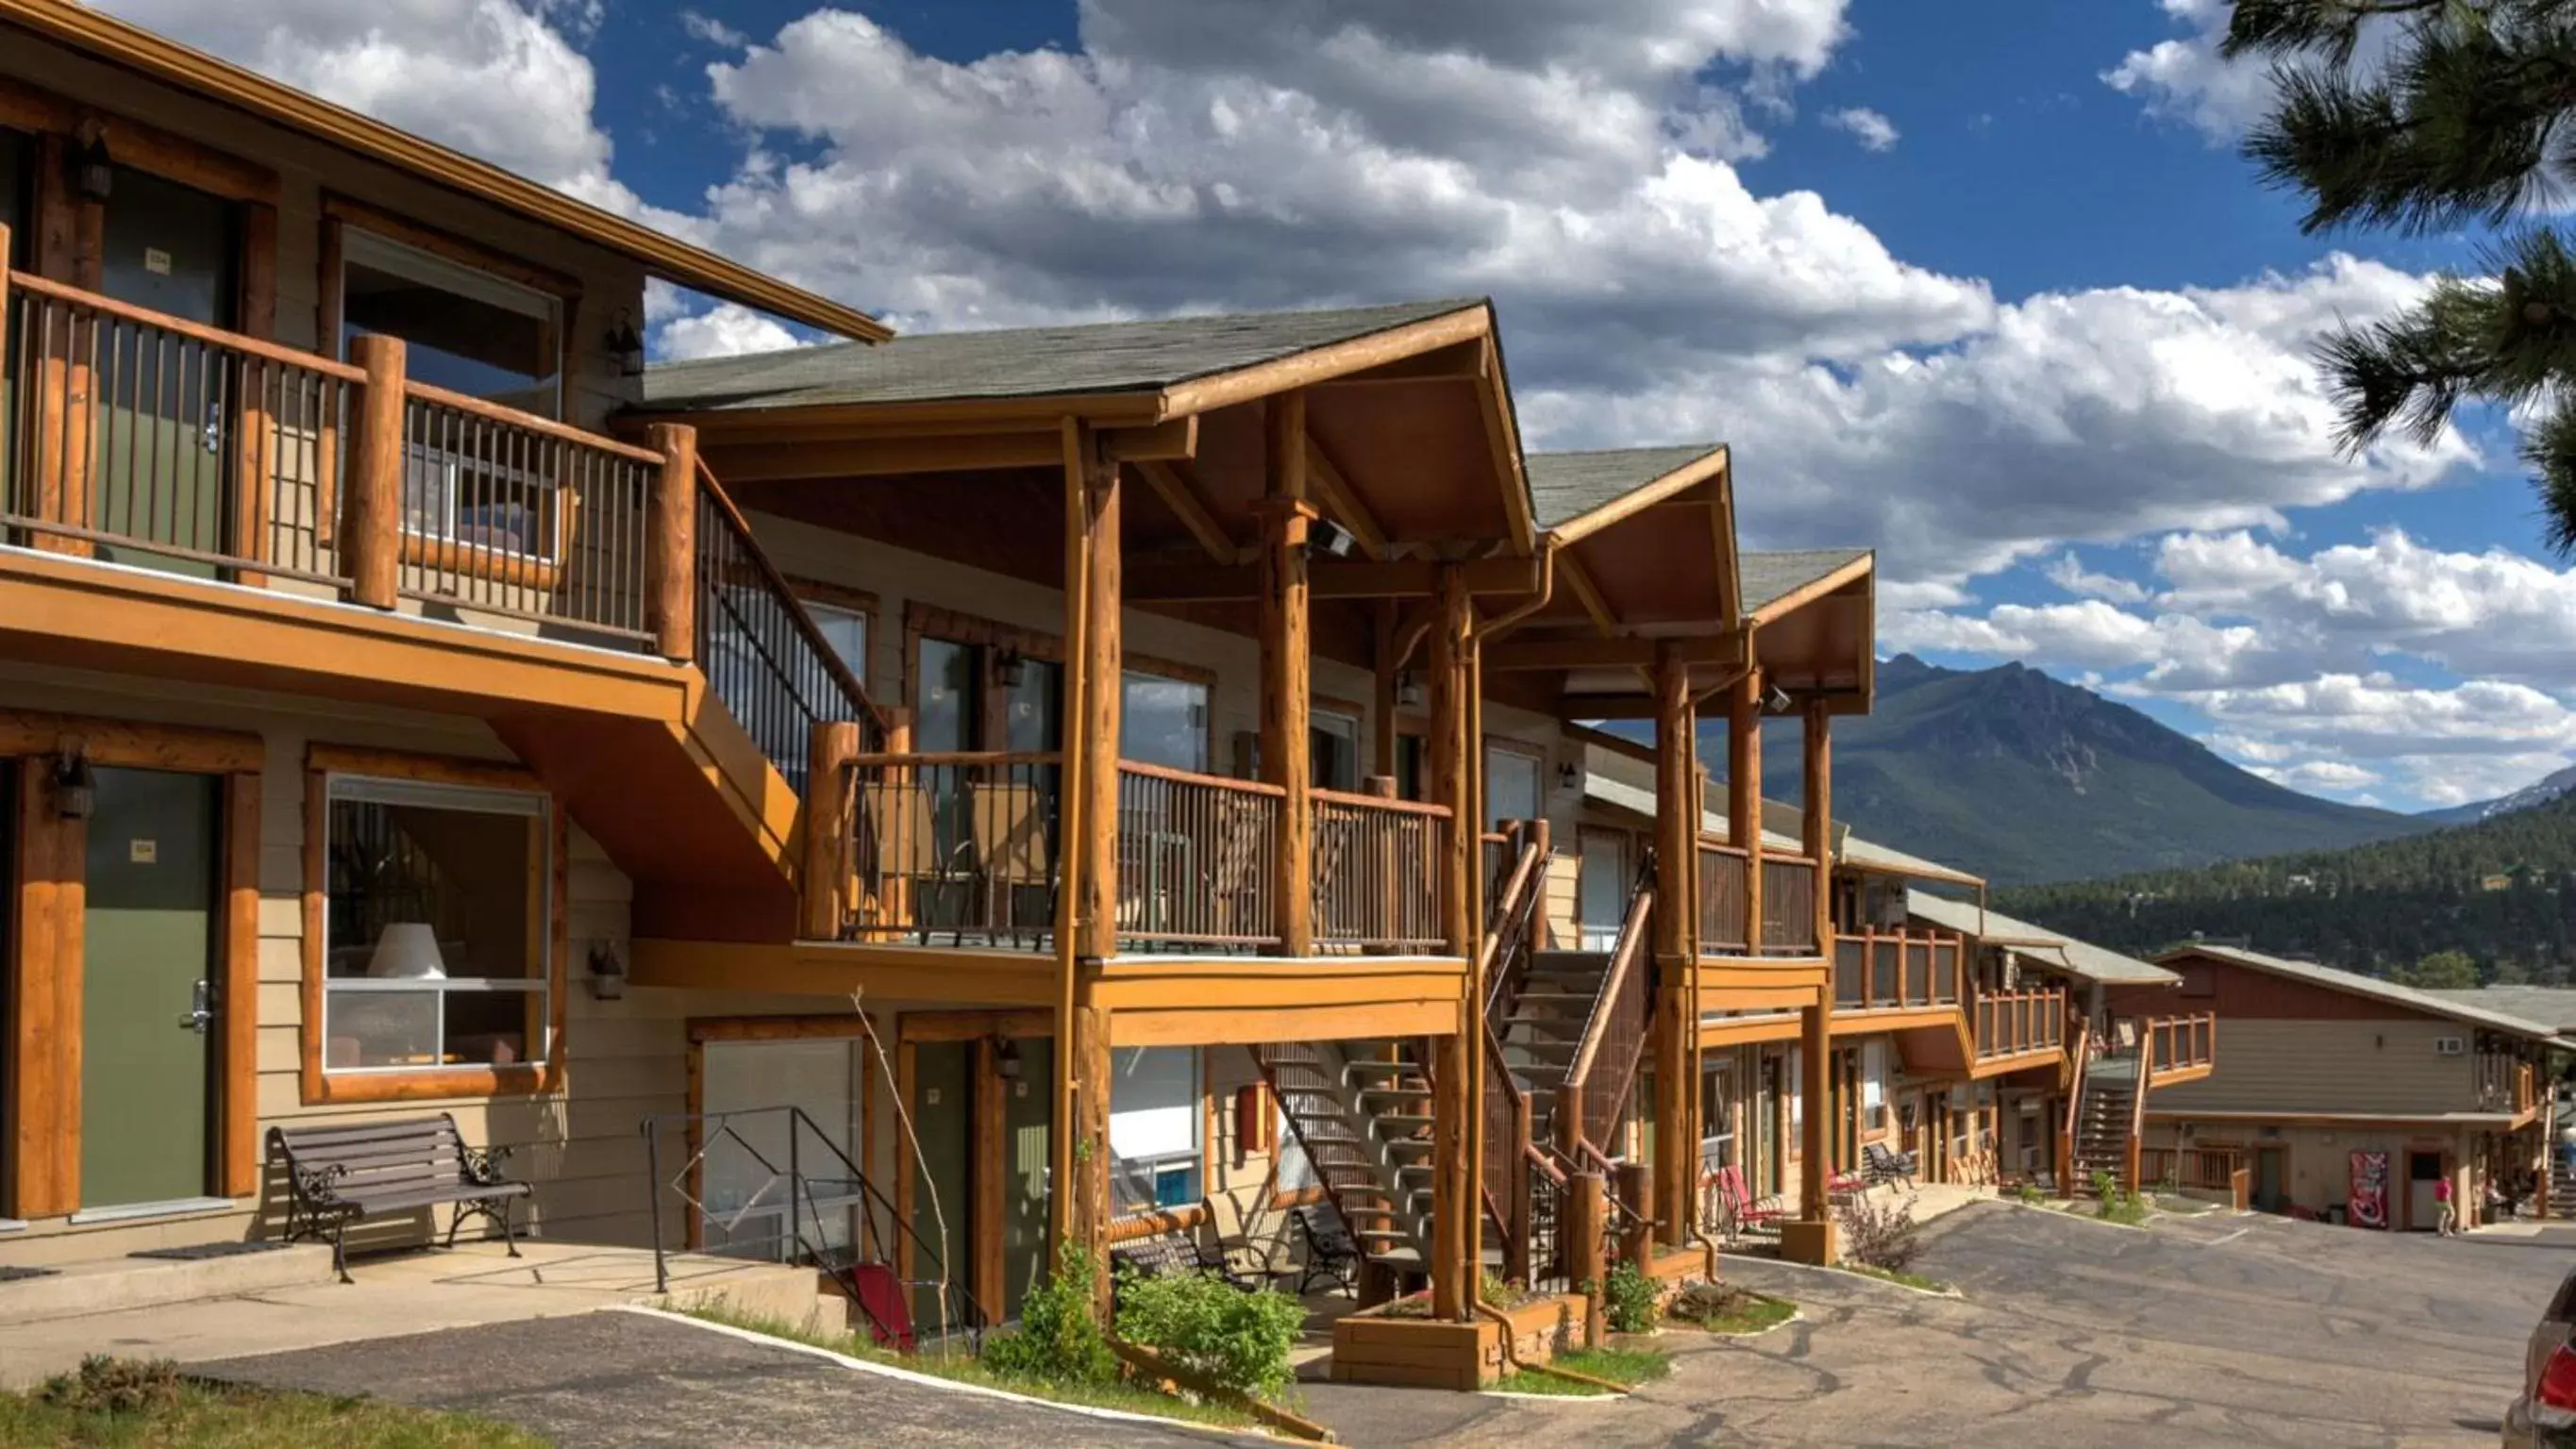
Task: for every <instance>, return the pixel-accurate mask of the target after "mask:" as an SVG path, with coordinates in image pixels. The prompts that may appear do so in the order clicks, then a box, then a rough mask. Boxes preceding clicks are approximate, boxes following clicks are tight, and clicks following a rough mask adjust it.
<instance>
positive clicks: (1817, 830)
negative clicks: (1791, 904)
mask: <svg viewBox="0 0 2576 1449" xmlns="http://www.w3.org/2000/svg"><path fill="white" fill-rule="evenodd" d="M1833 730H1834V717H1833V716H1832V715H1829V714H1827V713H1825V701H1824V699H1823V697H1822V696H1817V697H1815V698H1811V699H1809V700H1808V701H1807V728H1806V730H1805V735H1806V738H1805V739H1804V740H1803V741H1801V743H1802V744H1803V745H1804V747H1805V748H1804V749H1803V750H1802V751H1801V753H1802V754H1803V755H1804V756H1805V759H1804V760H1803V761H1802V763H1803V764H1804V765H1805V766H1806V793H1805V795H1804V797H1803V798H1804V800H1805V802H1806V813H1805V817H1804V823H1805V826H1806V830H1805V837H1804V840H1803V841H1802V843H1803V844H1804V846H1805V847H1806V853H1807V858H1808V859H1809V860H1812V861H1814V862H1815V863H1816V890H1815V897H1816V918H1815V920H1814V922H1813V923H1812V924H1813V925H1814V927H1815V932H1816V949H1817V950H1818V951H1819V952H1824V953H1827V954H1830V948H1831V946H1832V945H1833V940H1834V892H1833V869H1834V743H1833V740H1834V735H1833ZM1904 959H1905V958H1904V955H1903V954H1902V948H1901V947H1900V948H1899V954H1898V956H1897V961H1898V963H1899V965H1900V967H1901V966H1902V964H1903V962H1904ZM1897 975H1898V981H1897V985H1898V987H1899V988H1900V989H1901V988H1902V987H1903V986H1904V984H1905V983H1904V980H1903V977H1904V972H1903V971H1902V970H1899V972H1898V973H1897Z"/></svg>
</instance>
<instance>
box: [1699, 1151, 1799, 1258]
mask: <svg viewBox="0 0 2576 1449" xmlns="http://www.w3.org/2000/svg"><path fill="white" fill-rule="evenodd" d="M1710 1185H1711V1187H1712V1188H1713V1189H1714V1191H1715V1193H1716V1196H1717V1206H1718V1214H1719V1215H1718V1223H1719V1231H1720V1232H1721V1233H1723V1234H1724V1235H1725V1237H1726V1238H1727V1239H1728V1240H1729V1241H1733V1240H1735V1239H1737V1238H1747V1237H1776V1236H1778V1235H1779V1231H1780V1220H1781V1219H1783V1218H1785V1217H1787V1216H1788V1215H1789V1209H1788V1207H1787V1206H1786V1205H1785V1204H1783V1203H1782V1202H1781V1201H1780V1198H1779V1195H1778V1194H1776V1193H1767V1194H1765V1195H1763V1196H1761V1197H1758V1198H1757V1197H1755V1196H1754V1195H1753V1190H1752V1189H1751V1188H1750V1187H1748V1186H1747V1185H1746V1184H1745V1181H1744V1169H1742V1168H1740V1167H1735V1166H1731V1165H1730V1166H1726V1167H1721V1168H1719V1169H1718V1170H1717V1171H1716V1172H1715V1173H1714V1174H1713V1175H1712V1176H1711V1178H1710Z"/></svg>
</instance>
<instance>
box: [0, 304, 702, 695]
mask: <svg viewBox="0 0 2576 1449" xmlns="http://www.w3.org/2000/svg"><path fill="white" fill-rule="evenodd" d="M0 299H5V306H0V333H5V338H6V342H7V356H8V357H9V359H10V361H9V364H8V367H9V372H8V377H7V382H8V384H9V388H8V400H9V405H10V409H11V415H10V417H9V418H8V419H7V421H8V423H9V425H10V437H9V450H8V454H7V457H6V465H7V466H6V469H5V474H0V480H5V487H0V531H5V536H6V539H7V541H8V542H11V543H15V544H19V545H22V546H25V547H29V548H32V549H34V550H37V551H40V552H43V553H47V554H53V555H58V556H64V557H72V558H82V559H96V560H102V561H106V562H113V563H120V564H129V565H139V566H141V567H144V568H147V569H152V570H156V571H160V572H162V573H166V574H172V575H179V576H186V577H194V578H199V579H204V580H210V581H219V582H230V583H236V584H248V585H255V586H261V587H266V588H271V589H276V590H280V591H283V592H287V593H294V594H301V595H304V596H306V597H313V598H322V599H330V600H336V601H342V602H348V603H355V604H363V605H368V606H372V607H374V608H376V609H380V610H386V611H394V610H397V609H400V608H404V607H405V606H409V607H410V608H411V609H412V611H415V612H426V613H431V614H437V615H444V616H447V617H450V618H454V619H457V620H460V621H463V622H471V623H478V624H484V625H488V626H491V627H494V628H498V629H502V630H506V631H510V632H517V633H521V634H529V635H538V636H543V637H564V638H572V639H578V640H580V641H582V642H585V643H591V644H605V645H610V646H613V647H619V648H625V649H630V650H634V651H637V652H640V653H651V654H659V655H663V656H665V657H670V658H686V657H688V655H689V652H690V649H689V643H690V641H689V640H688V638H687V634H688V632H689V628H690V623H691V615H690V611H689V609H688V607H687V596H688V594H689V592H690V589H691V584H692V567H691V565H692V560H691V558H690V556H689V540H690V534H691V531H692V530H691V527H690V524H691V521H692V520H691V518H690V514H691V512H692V510H693V509H694V507H695V503H694V497H693V495H694V482H695V480H694V478H693V477H692V471H693V467H694V463H693V460H692V459H691V458H690V457H688V456H686V455H685V453H684V452H676V453H675V451H674V450H672V449H670V448H667V447H665V448H642V447H637V446H634V445H632V444H629V443H623V442H619V441H616V440H614V439H611V438H605V437H600V436H598V435H595V434H592V433H587V432H584V431H582V430H581V429H578V428H574V427H570V426H567V425H565V424H562V423H558V422H554V421H552V420H550V419H546V418H541V417H537V416H534V415H532V414H528V413H522V412H517V411H514V410H512V409H509V408H506V407H500V406H497V405H495V404H492V403H488V402H484V401H482V400H480V399H477V398H471V397H466V396H463V395H460V394H456V393H451V392H446V391H442V390H441V389H438V388H434V387H430V386H427V385H426V384H423V383H419V382H415V381H411V380H409V379H408V378H407V377H406V376H405V366H404V363H405V353H404V349H403V345H402V343H401V342H399V341H398V340H395V339H392V338H379V337H366V338H360V339H358V340H357V342H356V343H355V344H354V345H353V347H352V352H353V359H352V360H351V361H347V362H343V361H340V360H337V359H334V358H327V357H322V356H319V355H316V354H312V353H304V352H298V351H295V350H293V349H290V348H285V347H280V346H277V345H276V344H273V343H269V342H264V341H261V340H259V339H256V338H251V337H246V336H242V335H240V334H236V333H231V332H225V331H221V330H219V329H216V328H212V327H206V326H201V325H199V324H197V323H193V322H189V321H185V320H183V319H180V318H176V317H170V316H165V315H162V314H160V313H156V312H152V311H149V310H147V309H144V308H140V307H135V306H131V305H128V304H126V303H123V302H118V301H114V300H112V299H110V298H107V297H103V296H99V295H97V294H95V293H91V292H85V291H82V290H80V289H78V288H75V287H70V286H65V285H63V284H61V283H59V282H53V281H48V280H45V279H43V278H41V277H37V276H34V275H31V274H28V273H23V272H10V273H7V274H6V277H5V287H0Z"/></svg>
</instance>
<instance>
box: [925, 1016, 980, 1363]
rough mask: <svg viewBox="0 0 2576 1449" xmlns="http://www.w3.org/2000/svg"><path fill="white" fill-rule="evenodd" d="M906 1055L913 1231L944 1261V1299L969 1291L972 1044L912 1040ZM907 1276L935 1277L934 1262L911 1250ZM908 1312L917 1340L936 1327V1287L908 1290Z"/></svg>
mask: <svg viewBox="0 0 2576 1449" xmlns="http://www.w3.org/2000/svg"><path fill="white" fill-rule="evenodd" d="M912 1053H913V1057H912V1131H913V1135H914V1136H915V1137H916V1138H918V1139H919V1141H920V1147H921V1159H922V1160H921V1162H920V1163H919V1164H917V1165H916V1167H915V1171H916V1173H918V1174H919V1175H918V1176H916V1177H915V1178H914V1180H913V1185H912V1230H913V1231H914V1232H915V1233H918V1234H919V1235H920V1236H921V1241H923V1242H924V1243H928V1244H930V1245H931V1246H932V1248H933V1250H934V1251H936V1252H937V1253H938V1254H939V1256H940V1257H941V1258H942V1259H944V1260H945V1261H946V1262H947V1265H948V1281H949V1282H950V1283H951V1284H952V1285H954V1286H955V1287H956V1288H957V1290H958V1291H957V1293H956V1294H955V1295H954V1296H953V1297H952V1298H951V1300H950V1301H951V1302H952V1303H954V1302H963V1301H964V1300H965V1299H966V1298H968V1297H969V1296H971V1292H970V1290H971V1289H972V1287H973V1284H974V1271H975V1254H974V1251H973V1247H972V1244H973V1243H974V1241H975V1236H974V1232H973V1231H972V1224H971V1223H970V1222H969V1220H968V1219H969V1215H970V1214H971V1213H972V1211H973V1208H974V1198H973V1197H972V1196H971V1194H970V1189H971V1187H972V1182H971V1174H970V1173H969V1171H968V1166H967V1165H968V1163H970V1162H971V1161H973V1159H974V1140H975V1139H974V1127H973V1124H974V1121H975V1114H974V1071H973V1063H974V1043H972V1042H962V1041H925V1042H916V1043H914V1044H913V1047H912ZM943 1222H944V1223H945V1224H946V1225H947V1228H946V1232H945V1234H944V1235H943V1233H942V1232H941V1224H942V1223H943ZM912 1275H913V1276H914V1277H915V1278H918V1279H921V1280H923V1281H925V1282H934V1283H935V1282H936V1281H937V1279H938V1277H939V1266H938V1264H936V1263H933V1262H929V1261H927V1260H925V1259H923V1258H922V1257H921V1256H919V1250H918V1249H916V1250H915V1257H914V1259H913V1264H912ZM912 1317H913V1323H914V1327H915V1331H916V1332H918V1333H919V1334H921V1335H922V1336H923V1337H924V1338H929V1337H932V1336H935V1335H936V1334H937V1333H938V1332H939V1329H940V1324H941V1322H942V1318H941V1313H940V1308H939V1295H938V1293H937V1291H936V1290H935V1289H933V1288H921V1289H916V1290H915V1291H914V1293H913V1300H912ZM950 1326H952V1327H963V1326H964V1325H960V1324H954V1323H952V1324H951V1325H950Z"/></svg>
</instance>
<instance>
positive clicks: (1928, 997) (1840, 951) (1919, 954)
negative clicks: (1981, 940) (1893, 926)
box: [1834, 930, 1960, 1015]
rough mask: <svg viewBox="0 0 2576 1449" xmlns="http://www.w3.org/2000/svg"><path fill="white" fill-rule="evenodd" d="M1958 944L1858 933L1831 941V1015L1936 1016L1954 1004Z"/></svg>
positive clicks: (1911, 935) (1937, 937)
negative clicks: (1905, 1013) (1932, 1013)
mask: <svg viewBox="0 0 2576 1449" xmlns="http://www.w3.org/2000/svg"><path fill="white" fill-rule="evenodd" d="M1959 944H1960V943H1959V938H1958V937H1957V936H1954V935H1950V934H1947V933H1945V932H1940V931H1906V930H1898V931H1877V930H1869V931H1863V932H1861V933H1860V934H1859V935H1838V936H1836V937H1835V938H1834V1011H1835V1013H1836V1014H1837V1015H1839V1014H1842V1013H1845V1012H1864V1011H1936V1010H1943V1009H1947V1008H1953V1007H1956V1006H1957V1005H1958V1004H1959Z"/></svg>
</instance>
